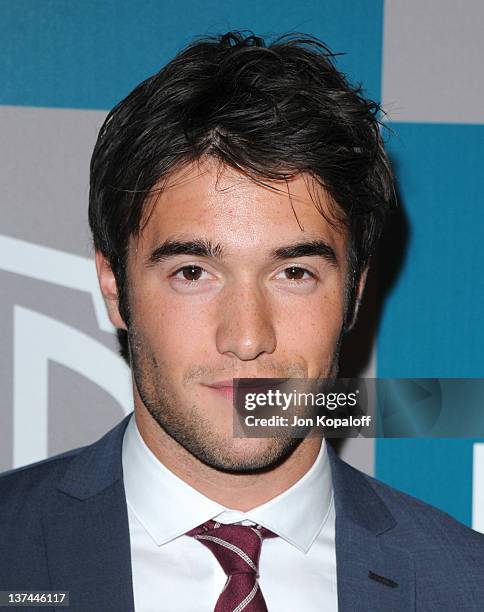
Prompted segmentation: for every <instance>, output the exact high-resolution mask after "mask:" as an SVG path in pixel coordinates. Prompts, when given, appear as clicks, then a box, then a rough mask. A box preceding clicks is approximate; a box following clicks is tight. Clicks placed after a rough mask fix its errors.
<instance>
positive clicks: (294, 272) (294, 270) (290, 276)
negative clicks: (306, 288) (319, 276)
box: [282, 266, 315, 282]
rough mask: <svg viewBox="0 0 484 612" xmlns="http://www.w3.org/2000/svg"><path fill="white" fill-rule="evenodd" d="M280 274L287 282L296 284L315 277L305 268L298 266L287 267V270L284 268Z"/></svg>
mask: <svg viewBox="0 0 484 612" xmlns="http://www.w3.org/2000/svg"><path fill="white" fill-rule="evenodd" d="M282 273H283V274H285V276H286V279H287V280H292V281H296V282H297V281H304V280H310V279H312V278H315V275H314V274H313V273H312V272H310V271H309V270H307V269H306V268H301V267H300V266H289V267H288V268H284V270H282ZM305 275H306V276H305Z"/></svg>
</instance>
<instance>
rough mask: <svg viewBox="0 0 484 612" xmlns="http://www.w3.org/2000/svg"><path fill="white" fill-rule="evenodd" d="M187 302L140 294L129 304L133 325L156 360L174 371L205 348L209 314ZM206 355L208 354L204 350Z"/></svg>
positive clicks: (146, 293)
mask: <svg viewBox="0 0 484 612" xmlns="http://www.w3.org/2000/svg"><path fill="white" fill-rule="evenodd" d="M207 310H208V309H207V308H203V307H202V308H200V307H197V308H196V309H195V308H194V307H193V304H190V303H189V301H188V300H185V301H183V300H170V299H167V298H166V297H160V296H159V295H150V293H149V292H144V294H143V299H139V298H138V299H137V300H135V301H134V304H133V309H132V312H133V323H134V324H135V325H136V328H137V329H138V330H140V331H142V334H143V337H144V338H145V340H146V341H147V342H148V343H149V345H150V347H151V350H152V351H153V352H154V353H155V354H156V355H157V357H158V358H159V360H160V361H162V362H163V363H164V364H168V365H169V367H170V368H171V369H177V366H180V365H181V364H182V363H186V362H189V363H190V362H191V361H192V359H191V358H192V357H193V356H194V355H197V357H200V356H201V355H202V356H203V354H204V352H205V351H207V348H208V347H209V341H208V340H209V335H210V333H209V330H210V324H209V318H210V316H209V313H208V312H207ZM207 354H208V351H207Z"/></svg>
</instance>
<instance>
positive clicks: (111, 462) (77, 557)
mask: <svg viewBox="0 0 484 612" xmlns="http://www.w3.org/2000/svg"><path fill="white" fill-rule="evenodd" d="M128 420H129V417H127V418H126V419H124V420H123V421H122V422H121V423H120V424H119V425H118V426H117V427H115V428H114V429H113V430H111V431H110V432H109V433H107V434H106V435H105V436H104V437H103V438H101V440H99V441H98V442H96V443H95V444H93V445H92V446H89V447H86V448H85V449H84V450H83V451H81V452H80V453H79V454H78V455H77V456H76V457H75V458H74V459H73V460H72V462H71V464H70V465H69V467H68V469H67V471H66V473H65V474H64V477H63V478H62V480H61V482H60V484H59V486H58V491H57V492H56V497H55V499H54V501H53V502H52V503H51V504H50V505H49V507H48V508H46V509H45V511H44V513H43V531H44V538H45V543H46V553H47V564H48V567H49V574H50V577H51V588H52V589H59V590H61V589H65V590H69V591H70V609H71V610H72V612H85V611H86V610H103V611H104V612H111V611H112V612H114V611H116V612H119V611H120V610H123V612H125V611H126V612H128V611H133V610H134V601H133V588H132V574H131V553H130V539H129V526H128V515H127V507H126V497H125V493H124V485H123V479H122V462H121V449H122V440H123V434H124V430H125V428H126V425H127V423H128Z"/></svg>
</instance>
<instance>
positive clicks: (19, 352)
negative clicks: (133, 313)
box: [0, 235, 132, 467]
mask: <svg viewBox="0 0 484 612" xmlns="http://www.w3.org/2000/svg"><path fill="white" fill-rule="evenodd" d="M0 267H1V268H2V269H3V270H5V271H7V272H11V273H14V274H20V275H22V276H27V277H29V278H33V279H36V280H41V281H44V282H46V283H51V284H56V285H60V286H62V287H67V288H69V289H77V290H79V291H85V292H87V293H89V294H90V295H91V298H92V300H93V307H94V311H95V314H96V318H97V322H98V326H99V329H100V330H102V331H107V332H114V331H115V330H114V328H113V326H112V324H111V322H110V321H109V318H108V316H107V314H106V310H105V307H104V302H103V300H102V296H101V293H100V291H99V287H98V282H97V276H96V270H95V266H94V262H93V261H92V260H91V259H88V258H85V257H81V256H79V255H73V254H70V253H65V252H62V251H58V250H56V249H52V248H49V247H45V246H39V245H35V244H31V243H29V242H25V241H23V240H18V239H16V238H9V237H7V236H2V235H0ZM13 350H14V384H13V466H14V467H18V466H21V465H25V464H27V463H31V462H33V461H39V460H40V459H44V458H46V457H47V455H48V448H47V440H48V436H47V431H48V429H47V428H48V388H47V384H48V367H49V362H50V361H53V362H56V363H59V364H61V365H64V366H66V367H68V368H70V369H71V370H74V371H76V372H79V373H80V374H82V375H83V376H85V377H86V378H88V379H89V380H91V381H92V382H93V383H95V384H96V385H98V386H99V387H101V388H102V389H104V390H105V391H106V392H107V393H109V394H110V395H111V396H112V397H113V398H114V399H115V400H116V401H117V402H118V403H119V405H120V406H121V407H122V409H123V411H124V412H125V413H126V414H128V413H129V412H131V410H132V392H131V387H130V374H129V368H128V366H127V365H126V364H125V362H124V361H123V359H122V358H121V357H120V356H119V355H118V354H117V353H115V352H114V351H112V350H110V349H108V348H107V347H106V346H104V345H103V344H102V343H100V342H98V341H97V340H95V339H94V338H91V337H90V336H88V335H87V334H85V333H83V332H81V331H79V330H78V329H76V328H74V327H72V326H70V325H67V324H66V323H63V322H61V321H57V320H56V319H53V318H51V317H48V316H46V315H44V314H41V313H39V312H35V311H34V310H31V309H29V308H24V307H21V306H17V305H16V306H14V348H13Z"/></svg>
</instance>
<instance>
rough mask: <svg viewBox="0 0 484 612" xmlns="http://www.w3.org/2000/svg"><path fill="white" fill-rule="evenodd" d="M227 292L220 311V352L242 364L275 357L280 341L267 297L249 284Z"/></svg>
mask: <svg viewBox="0 0 484 612" xmlns="http://www.w3.org/2000/svg"><path fill="white" fill-rule="evenodd" d="M225 291H226V293H225V295H224V296H223V297H222V299H221V301H220V306H219V310H218V325H217V332H216V344H217V349H218V351H219V352H220V353H221V354H223V355H229V356H232V357H237V358H238V359H240V360H241V361H250V360H252V359H256V358H257V357H258V356H259V355H261V354H263V353H268V354H270V353H273V352H274V351H275V349H276V344H277V341H276V333H275V329H274V325H273V320H272V313H271V307H270V304H269V302H268V299H267V296H265V295H264V294H263V291H261V289H260V288H258V287H257V286H253V285H250V284H249V283H245V284H243V285H241V284H238V283H236V284H234V286H233V287H231V288H230V289H229V288H226V290H225Z"/></svg>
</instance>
